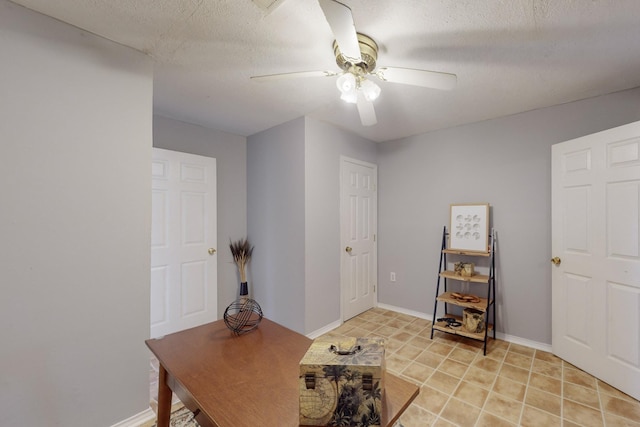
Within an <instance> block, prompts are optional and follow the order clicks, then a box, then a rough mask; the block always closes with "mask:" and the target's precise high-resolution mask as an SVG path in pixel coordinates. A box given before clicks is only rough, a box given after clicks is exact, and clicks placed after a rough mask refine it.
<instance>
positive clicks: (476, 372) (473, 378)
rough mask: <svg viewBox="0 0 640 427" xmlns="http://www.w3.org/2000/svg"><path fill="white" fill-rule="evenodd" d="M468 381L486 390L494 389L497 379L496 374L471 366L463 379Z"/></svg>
mask: <svg viewBox="0 0 640 427" xmlns="http://www.w3.org/2000/svg"><path fill="white" fill-rule="evenodd" d="M463 378H464V379H465V380H466V381H469V382H471V383H474V384H477V385H479V386H481V387H484V388H486V389H490V388H491V387H493V383H494V382H495V379H496V374H495V373H494V372H489V371H485V370H484V369H480V368H478V367H475V366H471V367H470V368H469V370H467V373H466V374H465V375H464V377H463Z"/></svg>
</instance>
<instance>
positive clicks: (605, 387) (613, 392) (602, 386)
mask: <svg viewBox="0 0 640 427" xmlns="http://www.w3.org/2000/svg"><path fill="white" fill-rule="evenodd" d="M596 382H597V383H598V391H600V392H601V393H605V394H608V395H609V396H613V397H617V398H618V399H622V400H628V401H630V402H638V400H636V399H634V398H633V397H631V396H629V395H628V394H625V393H623V392H621V391H620V390H618V389H617V388H614V387H612V386H610V385H609V384H607V383H605V382H604V381H601V380H597V381H596Z"/></svg>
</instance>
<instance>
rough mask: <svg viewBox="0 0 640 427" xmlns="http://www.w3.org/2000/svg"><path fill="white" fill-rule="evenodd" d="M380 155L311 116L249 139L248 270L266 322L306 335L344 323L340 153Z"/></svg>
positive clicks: (372, 147)
mask: <svg viewBox="0 0 640 427" xmlns="http://www.w3.org/2000/svg"><path fill="white" fill-rule="evenodd" d="M376 152H377V145H376V144H375V143H373V142H371V141H368V140H366V139H363V138H360V137H357V136H354V135H352V134H350V133H347V132H344V131H342V130H339V129H336V128H334V127H332V126H329V125H327V124H325V123H322V122H319V121H317V120H314V119H311V118H308V117H307V118H300V119H296V120H293V121H291V122H288V123H285V124H283V125H280V126H276V127H274V128H272V129H269V130H267V131H264V132H261V133H258V134H256V135H252V136H250V137H249V138H248V142H247V176H248V179H247V187H248V191H247V195H248V202H247V205H248V214H247V218H248V230H249V235H250V236H251V239H252V240H253V241H254V243H255V246H256V249H255V253H254V260H253V261H252V264H251V272H252V274H253V277H254V280H253V283H254V291H255V292H254V295H255V297H256V299H257V300H258V302H259V303H260V304H261V305H262V308H263V310H264V312H265V315H266V316H267V317H270V318H271V319H272V320H276V321H278V322H281V323H282V324H284V325H285V326H288V327H289V328H292V329H294V330H296V331H298V332H301V333H305V334H306V333H310V332H313V331H315V330H317V329H320V328H323V327H325V326H327V325H328V324H330V323H332V322H335V321H337V320H339V319H340V211H339V208H340V156H341V155H345V156H348V157H353V158H357V159H359V160H364V161H369V162H372V163H375V161H376Z"/></svg>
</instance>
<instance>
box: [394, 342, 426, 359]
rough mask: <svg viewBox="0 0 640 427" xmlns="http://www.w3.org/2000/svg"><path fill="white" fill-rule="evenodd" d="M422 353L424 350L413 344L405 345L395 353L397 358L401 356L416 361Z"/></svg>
mask: <svg viewBox="0 0 640 427" xmlns="http://www.w3.org/2000/svg"><path fill="white" fill-rule="evenodd" d="M420 353H422V349H420V348H418V347H414V346H412V345H411V344H405V345H403V346H402V347H400V348H399V349H397V350H396V351H395V354H396V356H401V357H404V358H406V359H412V360H413V359H415V358H416V357H418V355H419V354H420Z"/></svg>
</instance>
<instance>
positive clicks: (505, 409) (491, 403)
mask: <svg viewBox="0 0 640 427" xmlns="http://www.w3.org/2000/svg"><path fill="white" fill-rule="evenodd" d="M522 408H523V404H522V402H517V401H515V400H513V399H509V398H508V397H505V396H503V395H501V394H497V393H494V392H491V393H490V394H489V397H488V398H487V403H485V405H484V410H485V411H487V412H491V413H492V414H493V415H497V416H499V417H500V418H503V419H505V420H507V421H510V422H512V423H516V424H517V423H518V422H519V420H520V415H521V414H522Z"/></svg>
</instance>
